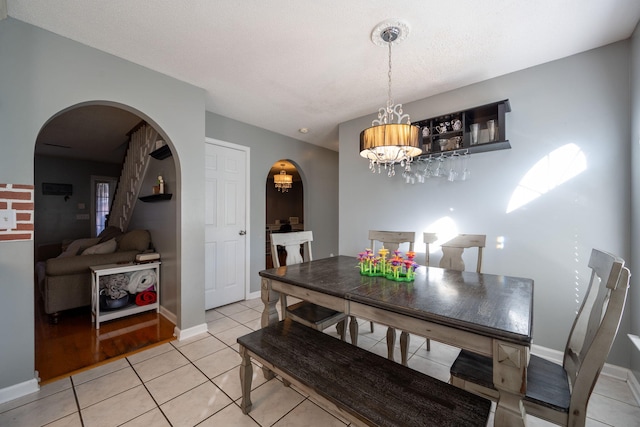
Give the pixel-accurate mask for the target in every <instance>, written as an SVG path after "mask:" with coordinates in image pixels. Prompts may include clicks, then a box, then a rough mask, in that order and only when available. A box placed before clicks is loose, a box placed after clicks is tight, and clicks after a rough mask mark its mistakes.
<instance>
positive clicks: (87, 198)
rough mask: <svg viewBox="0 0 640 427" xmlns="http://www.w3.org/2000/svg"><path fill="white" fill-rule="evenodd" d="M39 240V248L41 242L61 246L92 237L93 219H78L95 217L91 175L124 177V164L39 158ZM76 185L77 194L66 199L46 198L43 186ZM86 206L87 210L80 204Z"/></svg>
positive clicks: (37, 159) (36, 176)
mask: <svg viewBox="0 0 640 427" xmlns="http://www.w3.org/2000/svg"><path fill="white" fill-rule="evenodd" d="M34 166H35V170H34V175H35V191H34V202H35V206H36V209H35V212H34V216H35V226H36V227H35V230H36V233H35V237H34V243H35V245H36V248H37V247H38V244H41V243H56V242H57V243H59V242H62V240H64V239H70V240H73V239H80V238H84V237H91V236H92V235H93V234H95V233H92V231H93V230H91V220H88V219H87V220H82V219H77V218H76V215H78V214H91V176H92V175H97V176H109V177H113V178H115V179H116V180H117V179H118V177H119V176H120V165H116V164H113V163H101V162H90V161H86V160H77V159H63V158H59V157H49V156H36V158H35V163H34ZM43 182H53V183H62V184H72V185H73V194H72V195H71V196H70V197H69V199H68V200H65V198H64V196H54V195H43V194H42V183H43ZM79 203H84V205H85V209H79V208H78V204H79Z"/></svg>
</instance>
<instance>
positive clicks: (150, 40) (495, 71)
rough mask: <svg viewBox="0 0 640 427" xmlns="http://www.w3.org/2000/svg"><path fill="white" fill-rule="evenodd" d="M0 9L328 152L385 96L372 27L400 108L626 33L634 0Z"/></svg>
mask: <svg viewBox="0 0 640 427" xmlns="http://www.w3.org/2000/svg"><path fill="white" fill-rule="evenodd" d="M6 1H7V9H8V15H9V16H10V17H13V18H15V19H19V20H22V21H25V22H28V23H30V24H33V25H36V26H39V27H42V28H44V29H46V30H49V31H52V32H54V33H56V34H59V35H61V36H64V37H67V38H70V39H72V40H76V41H78V42H80V43H83V44H86V45H88V46H91V47H94V48H96V49H100V50H102V51H105V52H108V53H111V54H113V55H116V56H118V57H121V58H124V59H127V60H129V61H131V62H134V63H137V64H140V65H143V66H145V67H148V68H150V69H153V70H156V71H159V72H161V73H164V74H166V75H169V76H171V77H175V78H176V79H179V80H182V81H185V82H188V83H191V84H193V85H195V86H198V87H201V88H203V89H204V90H205V91H206V109H207V110H208V111H212V112H214V113H217V114H220V115H223V116H226V117H230V118H233V119H236V120H239V121H242V122H245V123H250V124H253V125H256V126H259V127H262V128H265V129H269V130H271V131H274V132H277V133H280V134H283V135H287V136H290V137H292V138H296V139H299V140H302V141H306V142H309V143H312V144H317V145H320V146H324V147H327V148H330V149H332V150H338V132H337V124H338V123H340V122H344V121H347V120H350V119H353V118H356V117H361V116H365V115H371V118H372V119H373V118H375V116H376V114H377V110H378V108H380V107H381V106H383V105H384V104H385V102H386V97H387V49H386V48H383V47H379V46H376V45H375V44H373V43H372V41H371V32H372V30H373V29H374V27H375V26H376V25H377V24H379V23H380V22H382V21H386V20H400V21H403V22H405V23H406V24H408V26H409V34H408V37H407V39H406V40H404V41H403V42H402V43H400V44H398V45H397V46H394V48H393V97H394V100H395V101H396V102H400V103H403V104H406V103H408V102H410V101H414V100H418V99H422V98H425V97H428V96H431V95H434V94H438V93H442V92H445V91H449V90H452V89H456V88H459V87H462V86H465V85H469V84H472V83H475V82H478V81H482V80H486V79H489V78H492V77H496V76H500V75H504V74H507V73H510V72H513V71H517V70H521V69H524V68H528V67H531V66H534V65H537V64H541V63H545V62H548V61H552V60H555V59H559V58H563V57H566V56H569V55H573V54H576V53H579V52H583V51H586V50H589V49H593V48H596V47H599V46H603V45H606V44H609V43H613V42H616V41H619V40H623V39H626V38H628V37H629V36H630V35H631V34H632V32H633V30H634V28H635V26H636V24H637V23H638V20H639V19H640V1H638V0H535V1H531V0H529V1H525V0H483V1H478V0H449V1H443V0H393V1H390V0H385V1H382V0H316V1H310V0H298V1H293V0H269V1H265V0H241V1H238V0H189V1H175V0H173V1H168V0H110V1H103V0H56V1H50V0H6ZM406 112H408V113H409V114H411V111H406ZM443 113H445V112H443ZM415 119H420V117H416V118H415ZM300 128H308V129H309V132H308V133H307V134H302V133H300V132H299V131H298V130H299V129H300Z"/></svg>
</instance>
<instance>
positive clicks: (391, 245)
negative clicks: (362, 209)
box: [349, 230, 416, 360]
mask: <svg viewBox="0 0 640 427" xmlns="http://www.w3.org/2000/svg"><path fill="white" fill-rule="evenodd" d="M415 239H416V233H415V232H413V231H381V230H369V240H370V241H371V250H372V251H373V253H374V254H376V253H377V252H376V242H379V243H381V247H382V246H384V248H385V249H388V250H389V253H392V252H393V251H395V250H398V249H399V248H400V245H401V244H403V243H408V244H409V250H410V251H413V243H414V242H415ZM356 322H357V320H356V318H355V317H354V316H351V323H350V324H349V333H350V335H351V342H352V343H353V344H354V345H357V342H358V341H357V339H358V334H357V331H356V329H355V325H356ZM369 323H370V327H371V332H373V322H369ZM406 337H408V335H405V336H404V338H406ZM404 338H403V335H402V334H401V336H400V347H401V348H402V340H403V339H404ZM395 341H396V330H395V329H394V328H387V356H388V358H389V359H390V360H393V347H394V344H395ZM406 347H407V348H408V344H407V346H406Z"/></svg>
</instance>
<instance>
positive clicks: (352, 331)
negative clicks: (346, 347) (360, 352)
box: [349, 316, 358, 345]
mask: <svg viewBox="0 0 640 427" xmlns="http://www.w3.org/2000/svg"><path fill="white" fill-rule="evenodd" d="M350 320H351V321H350V322H349V335H350V336H351V344H353V345H358V319H356V317H355V316H351V317H350Z"/></svg>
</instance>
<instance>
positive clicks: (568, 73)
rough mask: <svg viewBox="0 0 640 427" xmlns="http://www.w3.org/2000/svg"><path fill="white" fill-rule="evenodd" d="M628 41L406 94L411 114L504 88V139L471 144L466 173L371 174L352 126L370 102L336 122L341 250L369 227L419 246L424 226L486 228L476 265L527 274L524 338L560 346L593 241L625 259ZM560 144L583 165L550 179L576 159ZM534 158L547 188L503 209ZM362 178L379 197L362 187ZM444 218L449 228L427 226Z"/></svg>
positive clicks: (624, 328)
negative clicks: (413, 235) (456, 176)
mask: <svg viewBox="0 0 640 427" xmlns="http://www.w3.org/2000/svg"><path fill="white" fill-rule="evenodd" d="M629 49H630V43H629V42H628V41H626V42H620V43H616V44H613V45H609V46H606V47H603V48H600V49H596V50H592V51H589V52H586V53H583V54H580V55H576V56H572V57H569V58H565V59H561V60H558V61H554V62H551V63H547V64H544V65H541V66H537V67H533V68H530V69H526V70H523V71H519V72H516V73H512V74H509V75H506V76H503V77H499V78H495V79H492V80H488V81H485V82H482V83H479V84H474V85H471V86H468V87H464V88H462V89H459V90H455V91H452V92H448V93H445V94H442V95H438V96H433V97H430V98H426V99H423V100H420V101H418V102H413V103H408V104H405V105H404V107H405V108H404V110H405V112H407V113H409V114H410V115H411V118H412V119H413V120H414V121H418V120H421V119H424V118H428V117H434V116H438V115H440V114H445V113H448V112H453V111H459V110H463V109H466V108H470V107H474V106H478V105H483V104H486V103H490V102H493V101H499V100H502V99H510V101H511V106H512V110H513V111H512V112H511V113H509V114H507V120H506V122H507V129H506V130H507V138H508V139H509V140H510V141H511V145H512V149H510V150H503V151H496V152H490V153H482V154H477V155H473V156H472V157H471V161H470V164H469V166H470V169H471V174H472V175H471V179H470V180H469V181H467V182H453V183H452V182H448V181H446V180H443V179H436V178H432V179H430V180H428V181H427V182H426V183H425V184H423V185H420V184H416V185H414V186H411V185H407V184H404V183H403V182H402V180H401V178H400V176H396V177H395V179H390V178H387V176H386V175H384V174H381V175H378V174H375V175H372V174H371V173H370V172H369V170H368V164H367V162H366V161H365V160H363V159H362V158H360V156H359V154H358V136H359V133H360V131H361V130H362V129H364V128H366V127H368V126H370V123H371V120H372V119H373V118H374V116H375V114H374V113H375V112H374V111H372V112H371V114H370V115H369V116H367V117H362V118H359V119H356V120H353V121H350V122H346V123H343V124H341V125H340V131H339V135H340V254H344V255H355V254H357V253H358V252H359V251H361V250H362V249H363V248H365V247H366V245H367V240H366V236H367V230H368V229H385V230H407V231H416V232H418V234H419V238H418V243H417V245H416V246H417V249H418V250H419V251H420V250H422V252H423V253H424V246H423V244H422V232H423V231H436V232H438V231H440V232H444V231H447V228H449V231H452V230H453V231H457V232H460V233H482V234H486V235H487V248H486V250H485V252H484V254H485V255H484V257H483V271H484V272H487V273H497V274H506V275H514V276H522V277H530V278H533V279H534V280H535V302H534V327H533V334H534V343H535V344H538V345H541V346H544V347H549V348H553V349H556V350H559V351H563V350H564V346H565V342H566V337H567V335H568V333H569V329H570V327H571V323H572V321H573V319H574V318H575V314H576V310H577V308H578V302H577V301H578V300H580V299H581V298H582V296H583V295H584V292H585V284H586V283H587V282H588V280H589V270H588V268H587V261H588V259H589V255H590V252H591V249H592V248H594V247H595V248H599V249H602V250H605V251H609V252H613V253H615V254H618V255H620V256H622V257H623V258H625V259H627V260H629V259H630V237H629V232H630V223H631V218H630V200H629V194H630V178H631V163H630V161H629V155H630V139H631V136H630V127H629V121H630V113H629V107H630V96H629V89H630V88H629V79H630V71H629V70H630V60H629ZM425 78H427V79H428V78H429V76H425ZM383 98H384V93H381V94H380V99H381V104H382V102H383ZM396 101H399V102H402V100H396ZM567 144H575V145H576V146H577V147H578V148H579V150H580V153H581V154H580V155H581V156H584V159H586V170H585V171H584V172H582V173H580V174H579V175H577V176H575V177H574V178H572V179H570V180H568V181H566V182H564V183H563V184H561V185H557V186H555V187H554V185H555V183H556V182H557V181H556V179H555V177H556V175H554V174H553V173H552V172H553V170H555V171H556V173H557V172H558V171H566V169H567V168H568V167H569V166H570V165H571V164H572V161H573V160H574V159H572V158H564V159H557V158H556V157H548V156H549V155H550V153H553V152H554V150H556V149H558V148H560V147H563V146H565V145H567ZM541 160H546V161H547V163H546V164H547V165H550V166H551V167H545V168H543V170H544V173H543V174H542V175H540V176H538V177H537V178H536V179H535V181H534V182H535V183H536V186H537V187H538V188H540V185H541V184H542V183H545V182H546V184H545V186H546V189H547V190H548V191H546V190H545V192H544V194H542V195H541V196H540V197H538V198H536V199H535V200H533V201H531V202H530V203H528V204H526V205H524V206H522V207H520V208H519V209H517V210H515V211H513V212H511V213H506V211H507V206H508V204H509V201H510V199H511V197H512V196H513V195H514V193H515V192H516V189H517V188H518V186H519V184H520V183H521V180H523V177H525V175H526V174H527V173H528V172H529V171H531V170H532V168H533V167H534V165H536V163H538V162H539V161H541ZM523 183H524V182H523ZM372 188H375V190H376V191H375V194H377V195H378V196H377V197H373V196H372V193H373V192H372V191H367V189H372ZM443 220H445V222H444V224H447V223H448V224H449V225H450V227H446V226H442V227H438V226H437V225H436V224H443V222H440V223H439V222H438V221H443ZM446 221H448V222H446ZM498 238H503V239H504V247H503V248H500V245H499V244H498ZM439 254H440V252H439V251H438V252H437V253H436V254H434V255H436V256H434V257H433V258H432V262H435V263H437V262H438V261H439ZM436 265H437V264H436ZM638 277H639V275H638V274H636V275H635V276H633V277H632V281H634V282H636V283H634V284H637V278H638ZM634 284H632V286H633V285H634ZM630 311H631V310H630V309H628V310H627V311H626V316H625V318H624V319H623V323H622V325H621V328H620V331H619V334H618V338H617V340H616V342H615V344H614V347H613V349H612V352H611V355H610V357H609V362H610V363H613V364H616V365H619V366H624V367H629V365H630V343H629V340H628V339H627V337H626V334H627V332H628V331H629V318H630V315H629V313H630ZM636 321H637V315H636ZM636 327H637V323H636Z"/></svg>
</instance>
